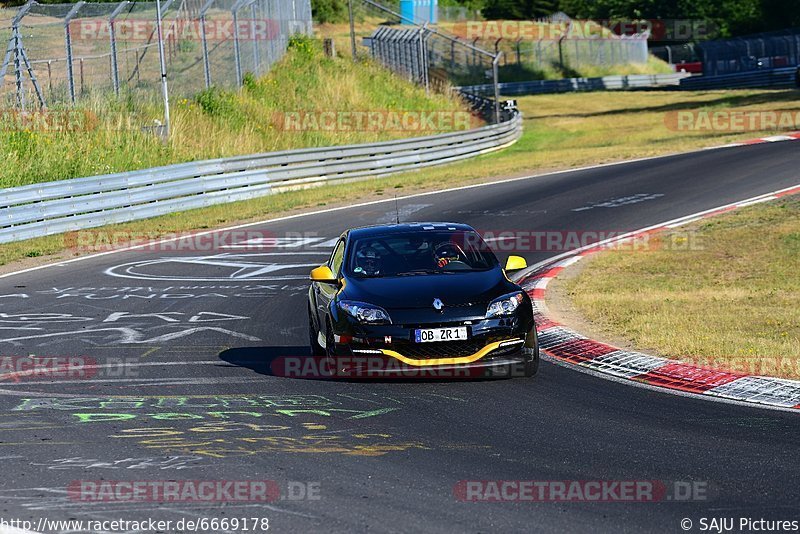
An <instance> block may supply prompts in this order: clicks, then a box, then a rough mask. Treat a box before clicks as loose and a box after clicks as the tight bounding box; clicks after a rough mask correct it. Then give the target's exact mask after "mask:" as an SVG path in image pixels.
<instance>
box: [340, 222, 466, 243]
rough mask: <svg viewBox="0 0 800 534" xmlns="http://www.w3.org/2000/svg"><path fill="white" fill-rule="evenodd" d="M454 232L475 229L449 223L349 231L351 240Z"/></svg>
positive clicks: (418, 223)
mask: <svg viewBox="0 0 800 534" xmlns="http://www.w3.org/2000/svg"><path fill="white" fill-rule="evenodd" d="M435 230H439V231H442V230H444V231H454V232H474V231H475V229H474V228H472V227H471V226H470V225H468V224H462V223H449V222H414V223H400V224H378V225H374V226H363V227H360V228H352V229H351V230H348V231H347V234H348V236H349V237H350V238H351V239H361V238H363V237H374V236H379V235H391V234H405V233H417V232H428V231H435Z"/></svg>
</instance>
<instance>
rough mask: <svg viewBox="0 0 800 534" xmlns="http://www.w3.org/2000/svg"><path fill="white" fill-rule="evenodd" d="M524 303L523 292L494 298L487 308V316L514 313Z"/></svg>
mask: <svg viewBox="0 0 800 534" xmlns="http://www.w3.org/2000/svg"><path fill="white" fill-rule="evenodd" d="M520 304H522V292H517V293H510V294H508V295H503V296H502V297H500V298H498V299H494V300H493V301H492V302H491V303H490V304H489V307H488V308H486V318H487V319H490V318H492V317H506V316H509V315H513V314H514V313H515V312H516V311H517V308H519V305H520Z"/></svg>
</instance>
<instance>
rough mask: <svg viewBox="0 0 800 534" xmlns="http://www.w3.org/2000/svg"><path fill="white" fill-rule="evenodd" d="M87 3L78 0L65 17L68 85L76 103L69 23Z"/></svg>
mask: <svg viewBox="0 0 800 534" xmlns="http://www.w3.org/2000/svg"><path fill="white" fill-rule="evenodd" d="M85 3H86V2H84V1H80V2H78V3H77V4H75V5H74V6H73V7H72V9H70V10H69V13H67V16H66V17H64V45H65V47H66V50H67V85H68V87H69V98H70V101H71V102H72V103H73V104H75V76H74V73H73V70H72V35H71V33H70V31H69V24H70V22H72V19H73V18H74V17H75V15H77V14H78V11H79V10H80V9H81V7H83V4H85Z"/></svg>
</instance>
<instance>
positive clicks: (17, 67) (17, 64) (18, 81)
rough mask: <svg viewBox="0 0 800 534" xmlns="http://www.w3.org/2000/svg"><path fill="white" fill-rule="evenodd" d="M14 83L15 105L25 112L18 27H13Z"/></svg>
mask: <svg viewBox="0 0 800 534" xmlns="http://www.w3.org/2000/svg"><path fill="white" fill-rule="evenodd" d="M13 31H14V37H13V39H14V81H15V85H16V88H17V105H19V108H20V109H21V110H22V111H25V91H24V90H23V89H22V63H21V61H20V60H21V59H22V57H21V55H22V54H20V49H21V48H22V43H21V42H20V39H19V26H17V25H14V30H13Z"/></svg>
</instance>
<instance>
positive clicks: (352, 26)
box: [347, 0, 356, 61]
mask: <svg viewBox="0 0 800 534" xmlns="http://www.w3.org/2000/svg"><path fill="white" fill-rule="evenodd" d="M347 14H348V17H349V18H350V51H351V53H352V54H353V61H356V22H355V16H354V14H353V0H347Z"/></svg>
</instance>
